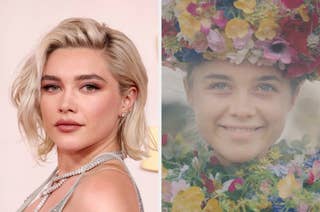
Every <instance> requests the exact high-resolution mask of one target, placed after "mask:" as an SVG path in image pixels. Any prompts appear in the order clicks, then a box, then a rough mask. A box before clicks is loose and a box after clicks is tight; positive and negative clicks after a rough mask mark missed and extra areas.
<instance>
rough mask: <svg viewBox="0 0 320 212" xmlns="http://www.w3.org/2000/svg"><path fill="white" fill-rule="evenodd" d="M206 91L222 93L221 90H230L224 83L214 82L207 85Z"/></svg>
mask: <svg viewBox="0 0 320 212" xmlns="http://www.w3.org/2000/svg"><path fill="white" fill-rule="evenodd" d="M208 89H213V90H218V91H223V90H228V89H230V86H229V85H228V84H227V83H225V82H215V83H211V84H209V86H208Z"/></svg>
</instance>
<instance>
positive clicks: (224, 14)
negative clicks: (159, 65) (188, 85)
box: [162, 0, 320, 80]
mask: <svg viewBox="0 0 320 212" xmlns="http://www.w3.org/2000/svg"><path fill="white" fill-rule="evenodd" d="M163 2H164V3H163V8H162V14H163V16H162V38H163V39H162V52H163V53H162V58H163V63H164V65H168V66H171V67H180V68H183V69H184V68H186V67H187V66H189V65H191V64H198V63H200V62H202V61H211V60H214V59H220V60H228V61H230V62H231V63H235V64H240V63H242V62H244V61H249V62H250V63H252V64H257V65H273V66H275V67H277V68H278V69H280V70H283V71H285V74H286V76H287V77H289V78H301V79H310V80H312V79H318V78H319V77H318V76H319V75H320V23H319V21H320V20H319V12H320V8H319V7H320V1H319V0H166V1H163Z"/></svg>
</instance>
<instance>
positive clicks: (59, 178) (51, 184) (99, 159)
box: [34, 152, 123, 212]
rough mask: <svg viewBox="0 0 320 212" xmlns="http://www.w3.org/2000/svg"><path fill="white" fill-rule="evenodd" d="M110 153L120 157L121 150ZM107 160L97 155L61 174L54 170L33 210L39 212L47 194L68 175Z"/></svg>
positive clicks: (55, 188) (71, 175) (81, 172)
mask: <svg viewBox="0 0 320 212" xmlns="http://www.w3.org/2000/svg"><path fill="white" fill-rule="evenodd" d="M110 153H112V154H115V155H118V156H119V157H121V158H122V156H123V154H122V152H110ZM107 160H109V159H108V158H105V157H99V156H97V157H96V158H95V159H93V160H92V161H90V162H89V163H87V164H85V165H83V166H81V167H80V168H78V169H76V170H73V171H71V172H67V173H65V174H63V175H60V176H59V175H58V174H59V171H57V172H56V174H55V175H54V176H53V178H52V179H51V180H50V182H49V183H48V186H47V188H45V189H44V190H43V191H42V192H41V193H40V202H39V203H38V205H37V207H36V208H35V209H34V212H39V211H40V209H41V208H42V207H43V206H44V204H45V203H46V201H47V200H48V198H49V196H50V195H51V194H52V193H53V192H54V191H55V190H57V189H58V188H60V187H61V186H62V184H63V183H64V182H65V181H66V180H67V179H68V178H70V177H73V176H76V175H80V174H83V173H85V172H87V171H89V170H91V169H93V168H95V167H96V166H99V165H100V164H102V163H104V162H106V161H107Z"/></svg>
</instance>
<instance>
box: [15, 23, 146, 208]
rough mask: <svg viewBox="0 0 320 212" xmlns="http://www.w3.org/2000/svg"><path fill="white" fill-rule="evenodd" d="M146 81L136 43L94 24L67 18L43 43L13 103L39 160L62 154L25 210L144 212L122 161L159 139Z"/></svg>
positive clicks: (143, 151) (19, 79) (22, 77)
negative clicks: (151, 127)
mask: <svg viewBox="0 0 320 212" xmlns="http://www.w3.org/2000/svg"><path fill="white" fill-rule="evenodd" d="M147 81H148V80H147V75H146V70H145V68H144V65H143V63H142V61H141V58H140V56H139V53H138V51H137V49H136V47H135V46H134V44H133V43H132V42H131V41H130V39H129V38H128V37H126V36H125V35H124V34H123V33H121V32H119V31H117V30H114V29H111V28H109V27H108V26H106V25H105V24H100V23H98V22H96V21H95V20H92V19H86V18H71V19H66V20H64V21H62V22H61V23H60V24H59V25H58V26H56V27H55V28H54V29H53V30H52V31H50V32H49V33H48V34H47V35H46V36H45V37H44V38H43V39H42V40H41V42H40V44H39V46H38V47H37V48H36V50H35V51H34V52H33V53H32V54H31V55H30V56H29V58H28V59H27V61H26V62H25V64H24V66H23V67H22V70H21V72H20V74H19V75H18V77H17V78H16V80H15V82H14V84H13V89H12V99H13V102H14V103H15V105H16V107H17V109H18V119H19V125H20V128H21V130H22V132H23V133H24V135H25V137H26V139H27V141H28V142H29V143H30V145H32V147H34V148H35V150H36V151H37V155H38V158H39V160H41V161H45V160H46V156H47V154H48V153H50V152H51V151H52V150H53V149H56V151H57V161H58V164H57V168H56V170H54V171H53V173H52V174H51V175H50V176H49V178H48V179H47V180H46V181H45V182H44V183H43V184H42V185H41V186H40V187H39V188H38V189H36V191H34V192H33V193H32V194H31V195H30V196H29V197H28V198H27V199H26V201H25V202H24V203H23V205H22V206H21V207H20V209H19V210H18V211H95V212H97V211H143V205H142V201H141V199H140V194H139V190H138V188H137V187H136V185H135V183H134V180H133V179H132V177H131V175H130V173H129V171H128V169H127V168H126V166H125V164H124V163H123V159H124V158H125V157H127V156H129V157H131V158H133V159H140V158H141V157H142V156H144V155H145V154H146V151H147V150H148V148H149V146H150V145H149V142H150V141H151V140H152V139H151V137H150V136H149V132H148V130H147V126H146V120H145V114H144V106H145V103H146V97H147Z"/></svg>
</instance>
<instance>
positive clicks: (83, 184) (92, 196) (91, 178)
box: [70, 163, 139, 212]
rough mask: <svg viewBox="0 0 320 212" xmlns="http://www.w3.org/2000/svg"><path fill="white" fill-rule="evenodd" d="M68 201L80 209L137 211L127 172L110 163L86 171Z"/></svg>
mask: <svg viewBox="0 0 320 212" xmlns="http://www.w3.org/2000/svg"><path fill="white" fill-rule="evenodd" d="M70 203H71V204H70V206H71V205H76V206H75V207H77V208H78V207H79V210H80V211H97V212H99V211H119V212H125V211H130V212H131V211H139V203H138V198H137V195H136V191H135V188H134V185H133V184H132V181H131V179H130V177H129V175H128V173H126V172H125V171H124V170H123V169H122V168H121V166H119V165H118V164H112V163H111V164H106V165H105V166H103V167H101V168H100V169H98V170H94V171H93V172H92V173H88V175H86V176H85V177H84V178H83V179H82V180H81V181H80V184H79V186H78V188H77V189H76V190H75V192H74V195H73V197H72V199H71V202H70ZM77 211H78V210H77Z"/></svg>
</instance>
